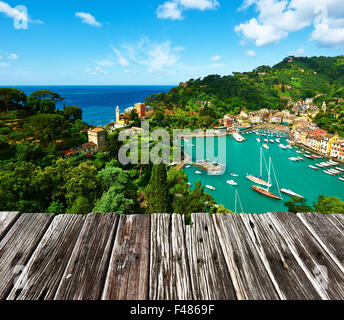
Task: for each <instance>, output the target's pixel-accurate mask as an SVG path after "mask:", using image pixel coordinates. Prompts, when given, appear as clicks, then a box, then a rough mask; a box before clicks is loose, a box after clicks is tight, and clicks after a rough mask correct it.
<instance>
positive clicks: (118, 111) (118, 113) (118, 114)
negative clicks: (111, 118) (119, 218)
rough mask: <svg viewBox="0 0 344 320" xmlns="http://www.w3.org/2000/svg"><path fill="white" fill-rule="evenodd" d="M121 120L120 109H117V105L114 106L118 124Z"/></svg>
mask: <svg viewBox="0 0 344 320" xmlns="http://www.w3.org/2000/svg"><path fill="white" fill-rule="evenodd" d="M120 122H121V111H120V110H119V106H117V108H116V123H117V124H119V123H120Z"/></svg>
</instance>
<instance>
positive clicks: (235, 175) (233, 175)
mask: <svg viewBox="0 0 344 320" xmlns="http://www.w3.org/2000/svg"><path fill="white" fill-rule="evenodd" d="M231 176H232V177H239V175H237V174H235V173H231Z"/></svg>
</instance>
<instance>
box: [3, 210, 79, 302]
mask: <svg viewBox="0 0 344 320" xmlns="http://www.w3.org/2000/svg"><path fill="white" fill-rule="evenodd" d="M84 221H85V217H84V216H80V215H60V216H57V217H55V218H54V220H53V221H52V223H51V225H50V227H49V228H48V230H47V232H46V233H45V234H44V236H43V238H42V240H41V241H40V243H39V245H38V247H37V249H36V250H35V252H34V253H33V255H32V257H31V258H30V260H29V262H28V263H27V266H26V273H27V277H28V282H27V285H26V286H25V287H24V288H23V289H21V290H17V289H15V288H14V289H13V290H12V291H11V293H10V295H9V296H8V298H7V299H8V300H15V299H18V300H52V299H53V298H54V296H55V293H56V290H57V288H58V286H59V283H60V281H61V278H62V275H63V273H64V271H65V269H66V266H67V264H68V261H69V258H70V256H71V254H72V251H73V248H74V245H75V243H76V241H77V239H78V236H79V234H80V230H81V228H82V226H83V223H84ZM23 277H24V274H22V275H21V276H20V280H21V279H22V278H23Z"/></svg>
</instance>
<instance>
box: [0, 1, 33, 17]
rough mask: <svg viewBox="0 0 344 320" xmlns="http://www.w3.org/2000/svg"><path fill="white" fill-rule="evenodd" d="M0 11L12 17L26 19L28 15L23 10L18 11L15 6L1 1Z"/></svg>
mask: <svg viewBox="0 0 344 320" xmlns="http://www.w3.org/2000/svg"><path fill="white" fill-rule="evenodd" d="M0 12H2V13H4V14H5V15H6V16H7V17H10V18H13V19H22V20H25V21H27V20H28V17H27V15H26V14H25V13H24V12H20V11H19V10H17V9H16V8H12V7H11V6H10V5H9V4H7V3H6V2H3V1H0Z"/></svg>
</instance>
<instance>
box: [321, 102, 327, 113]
mask: <svg viewBox="0 0 344 320" xmlns="http://www.w3.org/2000/svg"><path fill="white" fill-rule="evenodd" d="M321 109H322V111H323V112H324V113H326V110H327V105H326V102H325V101H324V102H323V105H322V108H321Z"/></svg>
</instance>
